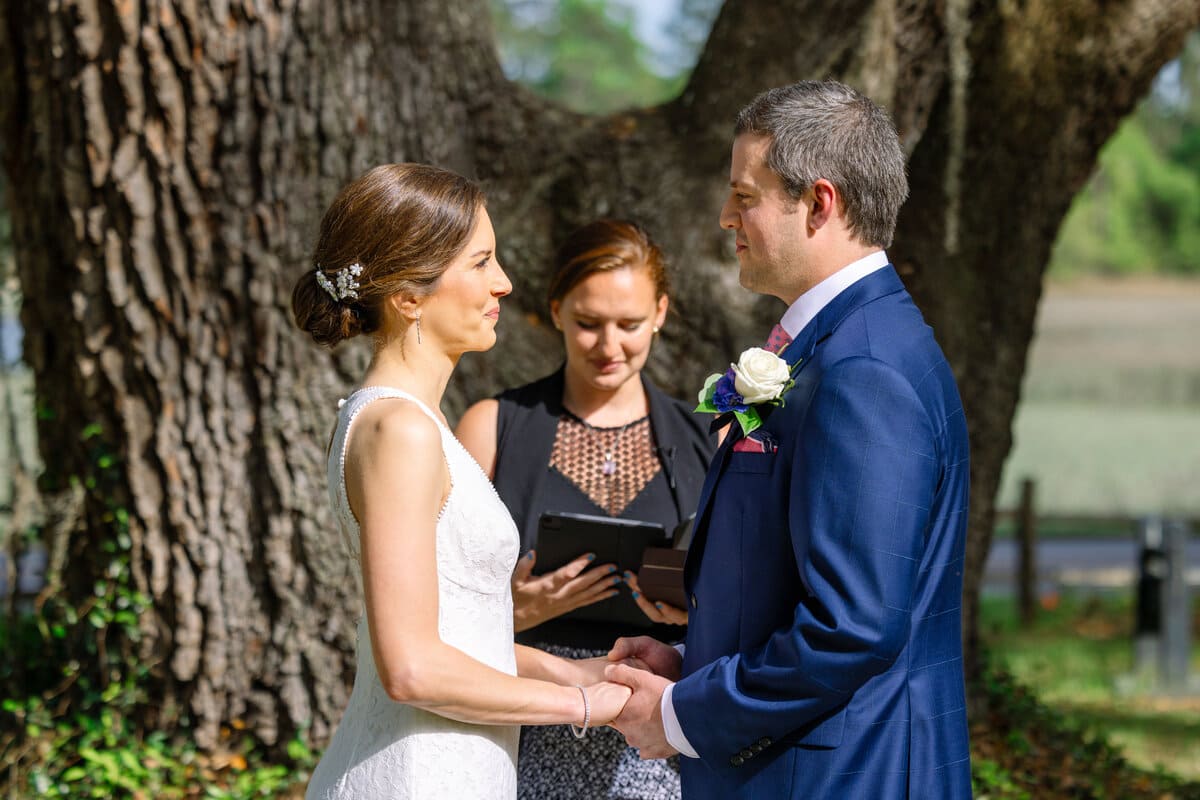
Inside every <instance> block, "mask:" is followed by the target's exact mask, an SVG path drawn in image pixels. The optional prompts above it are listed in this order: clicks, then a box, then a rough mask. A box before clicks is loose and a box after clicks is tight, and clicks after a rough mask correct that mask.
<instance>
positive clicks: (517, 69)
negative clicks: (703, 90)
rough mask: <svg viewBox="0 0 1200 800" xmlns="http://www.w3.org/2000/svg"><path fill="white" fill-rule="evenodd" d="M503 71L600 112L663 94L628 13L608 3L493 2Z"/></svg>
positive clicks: (672, 80)
mask: <svg viewBox="0 0 1200 800" xmlns="http://www.w3.org/2000/svg"><path fill="white" fill-rule="evenodd" d="M491 7H492V18H493V20H494V21H495V25H496V33H497V37H496V38H497V45H498V48H499V51H500V61H501V63H502V64H503V65H504V69H505V72H506V73H507V74H508V75H509V76H511V77H513V78H515V79H516V80H519V81H521V82H522V83H524V84H525V85H527V86H529V87H530V88H532V89H533V90H534V91H536V92H537V93H538V94H540V95H542V96H543V97H546V98H548V99H550V100H554V101H556V102H558V103H561V104H562V105H563V106H565V107H566V108H570V109H572V110H574V111H581V112H585V113H597V114H604V113H609V112H612V111H617V110H619V109H622V108H634V107H639V106H644V105H650V104H653V103H657V102H660V101H662V100H665V99H667V97H668V96H669V95H670V94H671V93H672V92H673V90H675V89H677V88H678V86H679V83H680V81H681V80H682V75H680V76H678V77H677V76H664V75H660V74H658V73H656V72H655V71H654V69H653V68H652V67H651V64H650V57H649V51H648V49H647V47H646V45H645V44H644V43H643V42H642V41H641V40H640V39H639V38H638V37H637V35H636V34H635V33H634V30H633V12H632V11H631V10H630V9H629V8H628V7H625V6H620V5H616V4H614V3H610V2H607V0H492V3H491Z"/></svg>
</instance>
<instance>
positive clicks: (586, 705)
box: [571, 684, 592, 739]
mask: <svg viewBox="0 0 1200 800" xmlns="http://www.w3.org/2000/svg"><path fill="white" fill-rule="evenodd" d="M575 688H576V689H578V690H579V693H580V694H581V695H583V727H580V726H578V725H576V724H575V723H574V722H572V723H571V733H573V734H575V738H576V739H582V738H583V735H584V734H585V733H587V729H588V723H590V722H591V721H592V704H591V703H590V702H589V701H588V696H587V692H586V691H584V688H583V687H582V686H580V685H579V684H575Z"/></svg>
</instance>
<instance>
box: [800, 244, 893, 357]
mask: <svg viewBox="0 0 1200 800" xmlns="http://www.w3.org/2000/svg"><path fill="white" fill-rule="evenodd" d="M889 263H891V262H890V261H888V257H887V253H885V252H884V251H882V250H876V251H875V252H874V253H871V254H870V255H868V256H863V257H862V258H860V259H859V260H858V261H853V262H851V263H849V264H847V265H846V266H844V267H842V268H841V269H839V270H838V271H837V272H835V273H833V274H832V275H830V276H829V277H828V278H826V279H825V280H823V281H821V282H820V283H818V284H817V285H816V286H814V287H812V288H811V289H809V290H808V291H807V292H805V293H804V294H802V295H800V296H799V297H797V298H796V302H794V303H792V304H791V306H789V307H788V310H787V311H785V312H783V319H781V320H780V321H779V324H780V325H782V326H783V329H784V330H785V331H787V334H788V336H791V337H792V338H793V339H795V338H796V337H797V336H799V335H800V331H802V330H804V328H805V326H807V325H808V323H810V322H812V321H813V320H814V319H816V316H817V314H820V313H821V309H823V308H825V306H827V305H829V302H830V301H831V300H833V298H835V297H837V296H838V295H839V294H841V293H842V292H843V291H845V290H846V289H848V288H850V286H851V285H853V284H855V283H857V282H858V281H860V280H862V279H863V278H865V277H867V276H868V275H870V274H871V273H872V272H875V271H876V270H879V269H883V268H884V267H886V266H887V265H888V264H889Z"/></svg>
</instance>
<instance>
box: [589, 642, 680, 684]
mask: <svg viewBox="0 0 1200 800" xmlns="http://www.w3.org/2000/svg"><path fill="white" fill-rule="evenodd" d="M630 659H633V660H635V661H640V662H641V663H643V664H645V665H646V668H647V669H649V670H650V671H651V672H653V673H654V674H655V675H658V676H660V677H663V678H666V679H667V680H669V681H677V680H679V676H680V674H681V672H682V670H683V656H682V655H680V654H679V651H678V650H676V649H675V648H674V647H672V646H671V645H669V644H663V643H662V642H660V641H659V640H658V639H652V638H650V637H649V636H633V637H626V636H622V637H621V638H620V639H617V641H616V642H614V643H613V646H612V650H609V651H608V660H609V661H613V662H628V661H629V660H630ZM605 675H608V673H607V672H606V673H605Z"/></svg>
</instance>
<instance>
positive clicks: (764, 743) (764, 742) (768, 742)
mask: <svg viewBox="0 0 1200 800" xmlns="http://www.w3.org/2000/svg"><path fill="white" fill-rule="evenodd" d="M758 746H759V747H770V746H771V740H770V739H768V738H767V737H765V736H764V737H763V738H761V739H759V740H758Z"/></svg>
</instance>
